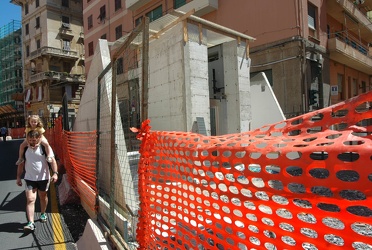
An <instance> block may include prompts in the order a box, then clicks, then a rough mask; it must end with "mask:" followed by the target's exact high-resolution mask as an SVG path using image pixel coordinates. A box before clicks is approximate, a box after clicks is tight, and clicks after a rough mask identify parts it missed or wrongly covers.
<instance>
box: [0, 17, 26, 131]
mask: <svg viewBox="0 0 372 250" xmlns="http://www.w3.org/2000/svg"><path fill="white" fill-rule="evenodd" d="M21 27H22V25H21V22H20V21H16V20H13V21H11V22H9V23H8V24H7V25H4V26H3V27H0V72H1V74H0V90H1V91H0V120H1V126H6V127H8V128H16V127H22V126H24V112H23V110H24V108H23V93H22V92H23V87H22V53H21V51H22V39H21V38H22V30H21Z"/></svg>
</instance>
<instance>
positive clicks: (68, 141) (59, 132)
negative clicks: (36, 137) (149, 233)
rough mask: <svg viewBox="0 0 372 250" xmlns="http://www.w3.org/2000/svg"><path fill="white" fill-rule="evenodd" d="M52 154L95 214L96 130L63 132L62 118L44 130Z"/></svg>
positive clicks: (70, 182)
mask: <svg viewBox="0 0 372 250" xmlns="http://www.w3.org/2000/svg"><path fill="white" fill-rule="evenodd" d="M46 137H47V138H48V140H49V142H50V144H51V146H52V148H53V150H54V152H55V154H56V155H57V157H58V158H59V162H60V164H62V165H63V166H64V168H65V170H66V173H67V179H68V182H69V184H70V185H71V187H72V188H73V189H74V191H75V192H76V193H77V194H78V195H79V197H80V199H81V200H83V201H84V203H85V204H87V205H88V206H89V208H90V209H91V210H92V212H94V211H96V196H97V185H96V179H97V177H96V155H97V152H96V139H97V133H96V131H89V132H73V131H71V132H70V131H65V130H63V127H62V118H58V119H57V120H55V127H54V128H52V129H48V130H47V131H46Z"/></svg>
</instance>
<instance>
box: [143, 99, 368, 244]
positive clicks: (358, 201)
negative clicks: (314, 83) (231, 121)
mask: <svg viewBox="0 0 372 250" xmlns="http://www.w3.org/2000/svg"><path fill="white" fill-rule="evenodd" d="M371 101H372V92H370V93H367V94H365V95H361V96H359V97H357V98H354V99H351V100H348V101H346V102H344V103H340V104H338V105H334V106H332V107H328V108H325V109H322V110H319V111H316V112H311V113H308V114H305V115H302V116H298V117H295V118H293V119H289V120H286V121H283V122H279V123H277V124H273V125H268V126H265V127H262V128H260V129H257V130H254V131H250V132H246V133H241V134H230V135H225V136H215V137H207V136H202V135H199V134H194V133H186V132H165V131H150V126H149V121H145V122H144V123H143V124H142V128H141V130H140V131H139V133H138V135H137V137H138V138H139V139H140V140H142V144H141V149H140V154H141V159H140V165H139V192H140V202H141V203H140V204H141V207H140V210H139V223H138V227H137V241H138V242H139V244H140V249H372V167H371V163H372V162H371V157H372V141H371V139H372V136H371V132H372V126H371V125H372V110H371V109H370V107H371V106H370V105H371Z"/></svg>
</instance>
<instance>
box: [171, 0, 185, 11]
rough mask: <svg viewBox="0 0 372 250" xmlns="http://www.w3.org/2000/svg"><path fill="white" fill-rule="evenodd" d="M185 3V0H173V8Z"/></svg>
mask: <svg viewBox="0 0 372 250" xmlns="http://www.w3.org/2000/svg"><path fill="white" fill-rule="evenodd" d="M185 4H186V0H174V8H175V9H178V8H179V7H181V6H183V5H185Z"/></svg>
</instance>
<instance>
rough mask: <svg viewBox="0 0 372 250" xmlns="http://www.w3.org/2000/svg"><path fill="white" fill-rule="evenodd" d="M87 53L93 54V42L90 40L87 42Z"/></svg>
mask: <svg viewBox="0 0 372 250" xmlns="http://www.w3.org/2000/svg"><path fill="white" fill-rule="evenodd" d="M88 55H89V56H91V55H93V42H90V43H89V44H88Z"/></svg>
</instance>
